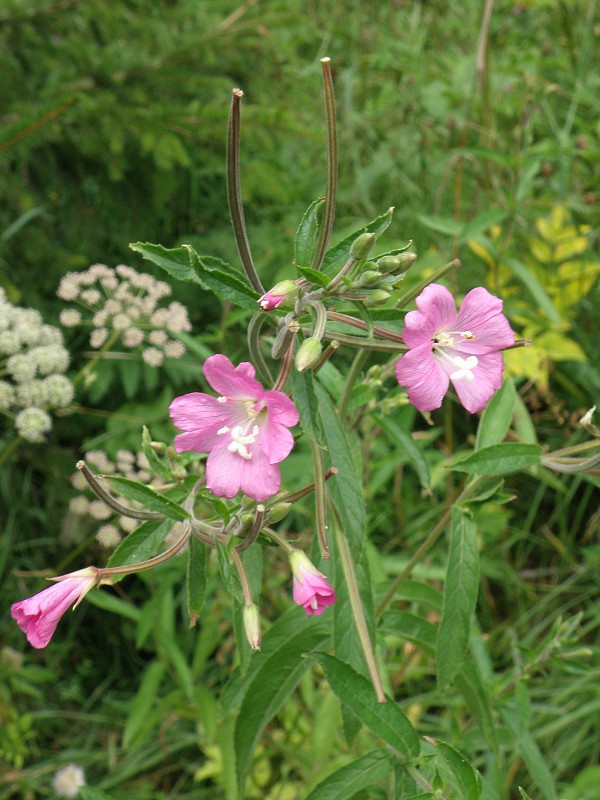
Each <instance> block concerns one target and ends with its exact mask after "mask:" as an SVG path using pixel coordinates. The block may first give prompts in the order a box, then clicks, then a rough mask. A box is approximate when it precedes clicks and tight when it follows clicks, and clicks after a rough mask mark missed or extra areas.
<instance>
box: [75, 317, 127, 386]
mask: <svg viewBox="0 0 600 800" xmlns="http://www.w3.org/2000/svg"><path fill="white" fill-rule="evenodd" d="M120 335H121V331H113V332H112V333H111V335H110V336H109V337H108V339H107V340H106V341H105V342H104V344H103V345H102V347H101V348H100V350H98V352H97V353H94V357H93V359H92V360H91V361H89V362H88V363H87V364H86V365H85V366H84V367H82V369H80V370H79V372H78V373H77V375H75V377H74V378H73V380H72V381H71V383H72V384H73V386H76V385H77V384H78V383H79V382H80V381H82V380H83V379H84V378H86V377H87V376H88V375H89V373H90V372H91V371H92V370H93V369H94V367H95V366H96V364H97V363H98V361H100V359H101V358H102V357H103V356H104V355H105V353H106V352H107V350H110V348H111V347H112V346H113V344H114V343H115V342H116V341H117V339H118V338H119V336H120Z"/></svg>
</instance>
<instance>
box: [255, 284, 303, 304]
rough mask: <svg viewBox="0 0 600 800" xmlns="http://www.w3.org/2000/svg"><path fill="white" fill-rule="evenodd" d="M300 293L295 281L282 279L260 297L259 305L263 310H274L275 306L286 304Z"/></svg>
mask: <svg viewBox="0 0 600 800" xmlns="http://www.w3.org/2000/svg"><path fill="white" fill-rule="evenodd" d="M297 294H298V284H297V283H295V282H294V281H290V280H287V281H280V282H279V283H276V284H275V286H273V288H272V289H269V291H268V292H266V294H263V296H262V297H259V298H258V305H259V306H260V307H261V308H262V310H263V311H273V309H274V308H279V306H282V305H284V303H286V302H287V301H289V300H291V299H292V297H294V296H295V295H297Z"/></svg>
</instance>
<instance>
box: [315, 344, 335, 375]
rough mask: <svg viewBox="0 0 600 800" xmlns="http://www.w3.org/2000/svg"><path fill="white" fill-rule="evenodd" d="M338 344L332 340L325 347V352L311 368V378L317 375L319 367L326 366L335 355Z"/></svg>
mask: <svg viewBox="0 0 600 800" xmlns="http://www.w3.org/2000/svg"><path fill="white" fill-rule="evenodd" d="M339 346H340V343H339V342H338V340H337V339H332V340H331V342H329V344H328V345H327V347H326V348H325V350H323V352H322V353H321V355H320V356H319V360H318V361H317V362H316V363H315V365H314V367H313V368H312V371H313V376H314V375H316V374H317V372H318V371H319V370H320V369H321V367H322V366H323V365H324V364H326V363H327V362H328V361H329V359H330V358H331V356H332V355H333V354H334V353H335V351H336V350H338V349H339Z"/></svg>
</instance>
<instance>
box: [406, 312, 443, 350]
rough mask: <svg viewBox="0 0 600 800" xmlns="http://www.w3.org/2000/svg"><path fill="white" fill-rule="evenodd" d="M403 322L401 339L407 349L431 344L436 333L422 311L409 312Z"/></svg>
mask: <svg viewBox="0 0 600 800" xmlns="http://www.w3.org/2000/svg"><path fill="white" fill-rule="evenodd" d="M404 322H405V325H406V327H405V328H404V330H403V331H402V338H403V339H404V342H405V344H407V345H408V346H409V347H418V346H419V345H420V344H425V343H426V342H431V340H432V338H433V336H434V334H435V333H437V331H436V329H435V328H434V327H433V322H432V321H431V320H430V319H429V317H428V316H427V315H426V314H423V312H422V311H409V312H408V314H407V315H406V317H405V318H404Z"/></svg>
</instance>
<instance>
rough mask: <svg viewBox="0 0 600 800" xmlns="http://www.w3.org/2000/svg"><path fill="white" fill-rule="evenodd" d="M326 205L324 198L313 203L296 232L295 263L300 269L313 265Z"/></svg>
mask: <svg viewBox="0 0 600 800" xmlns="http://www.w3.org/2000/svg"><path fill="white" fill-rule="evenodd" d="M324 203H325V200H324V199H323V198H322V197H319V198H318V200H315V201H313V202H312V203H311V204H310V206H309V207H308V208H307V210H306V212H305V214H304V216H303V217H302V220H301V222H300V225H299V226H298V230H297V231H296V241H295V242H294V261H295V263H296V267H298V268H299V269H301V268H303V267H310V265H311V264H312V260H313V256H314V254H315V249H316V246H317V237H318V235H319V227H320V224H319V223H320V215H321V209H322V207H323V204H324ZM318 274H319V275H320V274H321V273H318Z"/></svg>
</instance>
